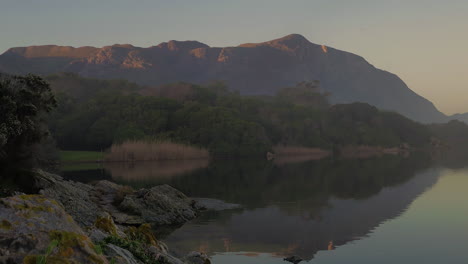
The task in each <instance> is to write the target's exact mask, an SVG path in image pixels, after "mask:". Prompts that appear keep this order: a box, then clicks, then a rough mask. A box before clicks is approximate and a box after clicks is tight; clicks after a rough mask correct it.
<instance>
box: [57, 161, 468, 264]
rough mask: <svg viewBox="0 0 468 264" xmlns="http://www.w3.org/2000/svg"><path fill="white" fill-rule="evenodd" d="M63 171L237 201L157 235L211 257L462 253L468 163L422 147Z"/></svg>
mask: <svg viewBox="0 0 468 264" xmlns="http://www.w3.org/2000/svg"><path fill="white" fill-rule="evenodd" d="M64 175H65V177H68V178H72V179H74V180H82V181H91V180H96V179H108V180H109V179H110V180H113V181H116V182H118V183H122V184H129V185H133V186H135V187H150V186H153V185H156V184H161V183H168V184H170V185H172V186H174V187H175V188H177V189H179V190H181V191H183V192H184V193H186V194H187V195H189V196H192V197H209V198H216V199H221V200H224V201H227V202H230V203H238V204H241V205H242V206H243V208H242V209H234V210H227V211H218V212H206V213H203V214H202V215H201V216H200V217H199V218H197V219H195V220H193V221H192V222H190V223H188V224H186V225H184V226H183V227H181V228H180V229H177V230H175V231H174V232H173V233H171V234H170V235H168V236H167V237H165V238H164V239H163V240H164V241H165V242H166V243H167V244H168V245H169V247H170V248H171V250H172V251H174V253H175V254H180V255H185V254H186V253H188V252H190V251H202V252H206V253H208V254H209V256H210V257H211V259H212V262H213V263H220V264H225V263H286V262H284V261H283V260H282V258H284V257H285V256H290V255H299V256H301V257H302V258H304V259H305V260H306V261H308V262H309V263H369V264H370V263H468V250H467V249H468V248H467V245H468V204H467V203H466V200H467V198H468V193H467V192H466V188H467V186H468V170H466V169H464V168H463V166H457V168H454V169H450V168H447V166H445V165H440V164H435V163H434V162H433V161H432V160H431V158H430V157H428V156H427V155H413V156H410V157H407V158H403V157H398V156H385V157H379V158H372V159H366V160H322V161H298V160H284V161H277V162H266V161H236V162H232V161H231V162H212V163H211V164H208V163H203V162H185V163H180V162H176V163H172V164H171V163H143V164H112V165H106V166H105V168H95V169H89V168H88V170H85V171H72V170H71V171H66V172H64Z"/></svg>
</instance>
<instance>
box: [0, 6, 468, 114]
mask: <svg viewBox="0 0 468 264" xmlns="http://www.w3.org/2000/svg"><path fill="white" fill-rule="evenodd" d="M467 14H468V1H467V0H446V1H440V0H385V1H382V0H235V1H233V0H230V1H224V0H185V1H182V0H167V1H159V0H133V1H130V0H92V1H91V0H79V1H78V0H74V1H71V0H0V53H3V52H4V51H6V50H7V49H8V48H10V47H18V46H30V45H45V44H56V45H67V46H75V47H78V46H97V47H102V46H106V45H112V44H117V43H119V44H127V43H128V44H133V45H135V46H140V47H148V46H153V45H157V44H159V43H161V42H165V41H168V40H198V41H200V42H203V43H206V44H208V45H210V46H217V47H222V46H236V45H239V44H241V43H246V42H263V41H268V40H271V39H275V38H279V37H282V36H285V35H288V34H291V33H298V34H301V35H303V36H304V37H306V38H307V39H309V40H310V41H311V42H314V43H316V44H324V45H327V46H331V47H334V48H337V49H341V50H345V51H349V52H352V53H355V54H358V55H360V56H362V57H364V58H366V59H367V60H368V61H369V62H370V63H371V64H373V65H374V66H376V67H377V68H380V69H383V70H386V71H389V72H392V73H395V74H397V75H398V76H400V77H401V78H402V79H403V81H405V82H406V84H408V86H409V87H410V88H411V89H412V90H413V91H415V92H416V93H418V94H420V95H421V96H424V97H425V98H427V99H429V100H430V101H432V102H433V103H434V104H435V105H436V107H437V108H438V109H439V110H441V111H442V112H444V113H446V114H453V113H457V112H468V34H467V32H468V15H467Z"/></svg>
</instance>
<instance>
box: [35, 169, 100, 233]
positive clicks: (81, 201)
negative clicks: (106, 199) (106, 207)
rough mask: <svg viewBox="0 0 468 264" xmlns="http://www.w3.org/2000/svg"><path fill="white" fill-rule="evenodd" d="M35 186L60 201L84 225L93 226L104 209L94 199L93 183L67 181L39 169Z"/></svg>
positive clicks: (44, 193) (45, 194)
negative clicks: (92, 194)
mask: <svg viewBox="0 0 468 264" xmlns="http://www.w3.org/2000/svg"><path fill="white" fill-rule="evenodd" d="M33 177H34V181H35V188H37V189H39V190H40V193H41V194H43V195H44V196H46V197H49V198H52V199H54V200H56V201H59V202H60V203H61V204H62V205H63V207H64V208H65V211H66V212H67V213H69V214H70V215H71V216H72V217H73V219H74V220H75V221H76V222H77V223H78V224H79V225H80V226H82V227H87V226H92V225H93V224H94V222H95V221H96V219H97V217H98V216H99V214H100V213H102V210H101V209H100V207H99V206H98V205H97V204H96V203H95V201H93V199H92V197H91V193H92V191H93V187H92V186H91V185H87V184H83V183H78V182H73V181H66V180H64V179H63V178H62V177H60V176H58V175H55V174H51V173H47V172H44V171H41V170H37V171H36V173H35V174H34V175H33Z"/></svg>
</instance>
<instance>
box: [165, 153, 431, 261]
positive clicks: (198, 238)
mask: <svg viewBox="0 0 468 264" xmlns="http://www.w3.org/2000/svg"><path fill="white" fill-rule="evenodd" d="M395 158H396V157H390V159H388V158H383V160H382V161H380V160H378V159H375V160H369V161H358V162H357V163H355V162H351V164H352V165H351V164H350V163H349V162H350V161H340V162H339V163H340V164H341V165H337V168H336V169H335V170H333V168H332V167H327V166H326V165H323V166H324V167H319V168H321V169H322V170H319V169H317V170H313V172H314V173H317V172H323V174H318V175H317V174H309V173H308V171H306V172H301V168H302V169H308V168H310V167H309V166H310V165H309V166H308V165H305V164H303V165H302V166H304V167H297V166H293V167H292V168H285V167H283V168H276V167H273V168H271V170H272V175H271V177H272V179H273V180H268V179H267V180H265V181H264V182H265V184H271V185H265V188H263V190H262V189H259V190H258V192H257V195H256V196H251V198H258V199H262V200H261V201H258V202H250V203H249V206H248V207H247V208H246V209H244V210H234V211H221V212H209V213H207V214H203V215H202V216H201V217H200V218H198V219H196V220H195V221H194V222H192V223H190V224H187V225H185V226H183V227H182V228H181V229H179V230H176V231H175V232H174V233H173V234H171V235H170V236H169V237H167V239H166V242H167V243H168V244H169V245H170V247H171V249H173V250H176V251H177V252H180V253H186V252H188V251H191V250H194V249H197V248H199V245H204V249H206V250H207V251H206V252H207V253H209V254H213V253H214V252H226V251H231V252H264V253H271V254H273V255H276V256H286V255H300V256H302V257H304V258H306V259H312V258H313V256H314V255H315V254H316V252H317V251H320V250H330V249H334V248H335V247H336V246H341V245H343V244H346V243H348V242H349V241H352V240H355V239H359V238H361V237H363V236H366V235H367V234H368V233H369V232H370V231H371V230H372V229H374V228H375V227H377V226H378V225H379V224H380V223H382V222H384V221H386V220H388V219H392V218H395V217H397V216H398V215H400V214H401V213H402V212H403V211H404V210H405V209H406V208H407V207H408V205H409V204H411V202H412V201H413V200H414V199H415V198H416V197H418V196H419V195H420V194H421V193H423V192H424V191H425V190H427V188H428V187H430V186H432V185H433V184H434V183H435V182H436V180H437V177H438V172H437V170H426V171H424V172H419V173H418V172H417V171H418V168H419V169H421V168H424V167H425V165H427V162H426V159H425V158H421V157H419V158H418V157H411V158H410V159H408V160H402V159H395ZM383 161H387V162H383ZM328 162H329V163H331V164H333V162H331V161H328ZM368 162H369V163H368ZM324 164H327V163H324ZM371 164H374V165H375V166H376V168H374V169H370V168H371V167H372V166H371ZM341 166H343V167H341ZM393 166H397V167H393ZM312 167H314V166H312ZM327 168H328V170H329V172H327V171H326V169H327ZM340 168H342V169H340ZM344 168H348V169H349V170H348V171H347V173H346V174H341V171H346V170H345V169H344ZM353 170H357V172H356V171H353ZM385 170H390V171H389V172H385ZM275 171H276V172H275ZM359 172H361V173H362V174H364V176H361V177H357V176H360V175H358V174H359ZM282 173H289V174H282ZM380 174H382V175H380ZM294 175H296V176H294ZM297 175H299V176H297ZM307 175H312V176H310V177H311V178H313V181H310V182H304V181H305V180H307ZM314 175H317V176H314ZM371 175H375V178H376V179H372V177H371ZM280 176H282V177H283V178H281V177H280ZM391 176H393V177H394V178H393V179H392V178H391ZM327 177H329V179H327ZM342 177H356V179H354V180H353V181H348V182H347V183H352V184H353V185H352V186H351V187H350V189H346V188H342V187H341V185H340V188H337V187H336V181H337V180H339V179H343V178H342ZM291 181H296V183H295V184H293V183H291ZM312 183H313V184H312ZM282 184H284V188H285V189H284V191H285V192H292V191H297V193H296V196H291V195H283V196H279V197H274V195H275V194H279V195H281V193H282V192H281V190H280V187H281V185H282ZM314 184H316V185H317V186H315V185H314ZM358 184H362V185H364V186H366V184H367V186H368V188H364V187H360V188H356V186H355V185H358ZM302 185H305V186H302ZM390 186H391V187H390ZM257 187H258V186H252V187H249V188H257ZM312 187H314V189H311V190H310V191H309V192H308V194H309V197H308V196H307V193H306V189H307V188H312ZM320 187H322V188H323V190H320ZM236 190H237V189H236ZM343 190H345V191H343ZM353 190H356V192H359V191H363V192H362V193H356V194H355V195H353V194H352V192H351V191H353ZM318 191H319V192H318ZM316 192H318V193H316ZM239 193H242V192H240V191H239ZM246 193H247V194H248V195H251V194H252V193H254V192H253V191H252V192H250V191H249V192H246ZM226 197H234V198H236V197H238V196H233V195H232V194H231V195H227V196H226ZM340 197H341V198H340ZM220 198H222V197H220ZM294 199H297V200H294ZM226 240H228V241H229V249H226V247H225V241H226ZM331 241H332V243H330V242H331Z"/></svg>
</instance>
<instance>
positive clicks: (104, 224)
mask: <svg viewBox="0 0 468 264" xmlns="http://www.w3.org/2000/svg"><path fill="white" fill-rule="evenodd" d="M94 226H96V227H97V228H99V229H101V230H103V231H105V232H107V233H109V234H111V235H117V228H116V227H115V224H114V222H113V221H112V219H111V218H109V217H99V218H98V219H96V222H95V223H94Z"/></svg>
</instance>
